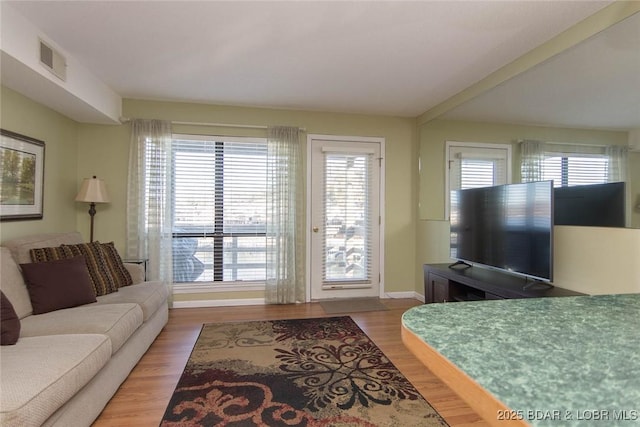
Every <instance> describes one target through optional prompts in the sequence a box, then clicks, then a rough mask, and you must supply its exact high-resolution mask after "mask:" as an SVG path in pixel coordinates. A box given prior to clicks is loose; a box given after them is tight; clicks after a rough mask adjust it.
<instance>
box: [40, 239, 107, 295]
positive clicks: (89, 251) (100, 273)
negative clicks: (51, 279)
mask: <svg viewBox="0 0 640 427" xmlns="http://www.w3.org/2000/svg"><path fill="white" fill-rule="evenodd" d="M29 253H30V255H31V260H32V261H33V262H44V261H54V260H59V259H69V258H75V257H77V256H83V257H84V259H85V262H86V264H87V269H88V270H89V276H90V277H91V284H92V285H93V289H94V291H95V293H96V296H101V295H106V294H110V293H111V292H117V291H118V287H117V286H116V283H115V280H114V279H113V276H112V275H111V272H110V271H109V267H108V266H107V261H106V259H105V256H104V253H103V251H102V247H101V246H100V243H98V242H92V243H79V244H77V245H60V246H58V247H52V248H38V249H31V250H30V251H29Z"/></svg>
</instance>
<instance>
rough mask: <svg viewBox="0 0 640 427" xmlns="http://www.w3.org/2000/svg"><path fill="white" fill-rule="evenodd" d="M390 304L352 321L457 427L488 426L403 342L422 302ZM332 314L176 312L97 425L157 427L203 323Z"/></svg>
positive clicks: (245, 309) (298, 309)
mask: <svg viewBox="0 0 640 427" xmlns="http://www.w3.org/2000/svg"><path fill="white" fill-rule="evenodd" d="M384 304H385V305H386V306H387V307H389V310H387V311H373V312H364V313H353V314H352V315H351V317H352V318H353V320H354V321H355V322H356V323H357V324H358V326H360V328H361V329H362V330H363V331H365V332H366V334H367V335H368V336H369V337H370V338H371V339H372V340H373V341H374V342H375V343H376V344H377V345H378V347H380V349H381V350H382V351H383V352H384V353H385V354H386V355H387V357H388V358H389V359H390V360H391V361H392V362H393V363H394V365H396V367H397V368H398V369H399V370H400V371H402V373H403V374H404V375H405V376H406V377H407V378H408V379H409V381H411V382H412V383H413V385H414V386H415V387H416V388H417V389H418V390H419V391H420V393H422V395H423V396H424V397H425V398H426V399H427V401H429V402H430V403H431V405H432V406H433V407H434V408H436V410H437V411H438V412H439V413H440V414H441V415H442V416H443V417H444V418H445V419H446V420H447V422H448V423H449V424H450V425H451V426H466V425H471V424H473V426H475V427H480V426H486V425H487V424H486V423H485V422H483V421H482V420H481V419H480V417H479V416H478V415H477V414H476V413H475V412H474V411H473V410H472V409H471V408H469V406H467V405H466V404H465V403H464V402H463V401H462V400H460V398H459V397H458V396H457V395H456V394H455V393H453V392H452V391H451V390H450V389H449V388H448V387H447V386H446V385H444V384H443V383H442V382H441V381H440V380H439V379H438V378H437V377H435V376H434V375H433V374H432V373H431V372H430V371H429V370H428V369H427V368H425V367H424V365H423V364H422V363H421V362H420V361H418V359H416V358H415V357H414V356H413V355H412V354H411V353H410V352H409V351H408V350H407V349H406V348H405V347H404V345H403V343H402V340H401V338H400V319H401V316H402V313H404V312H405V311H406V310H407V309H409V308H411V307H413V306H415V305H418V304H421V303H420V302H419V301H417V300H412V299H396V300H390V299H386V300H384ZM327 316H329V315H327V314H325V312H324V310H323V309H322V307H321V306H320V304H317V303H311V304H297V305H282V306H280V305H261V306H236V307H214V308H181V309H174V310H170V312H169V322H168V324H167V325H166V326H165V328H164V330H163V331H162V332H161V333H160V335H159V336H158V338H157V339H156V341H155V342H154V343H153V344H152V345H151V347H150V349H149V351H148V352H147V353H146V354H145V355H144V356H143V357H142V359H141V360H140V362H139V363H138V365H137V366H136V367H135V368H134V370H133V371H132V372H131V374H130V375H129V378H127V380H126V381H125V382H124V383H123V384H122V386H121V387H120V389H119V390H118V392H117V393H116V395H115V396H114V397H113V398H112V399H111V401H110V402H109V404H108V405H107V407H106V408H105V409H104V411H103V412H102V414H101V415H100V417H99V418H98V419H97V420H96V422H95V423H94V424H93V425H94V427H107V426H136V427H145V426H157V425H158V424H159V423H160V420H161V419H162V415H163V414H164V411H165V408H166V406H167V403H168V402H169V398H170V397H171V394H172V393H173V390H174V388H175V386H176V384H177V382H178V379H179V378H180V374H181V373H182V370H183V369H184V366H185V364H186V362H187V359H188V358H189V355H190V354H191V349H192V348H193V345H194V344H195V342H196V339H197V338H198V334H199V333H200V328H201V327H202V324H203V323H214V322H231V321H242V320H263V319H298V318H310V317H327Z"/></svg>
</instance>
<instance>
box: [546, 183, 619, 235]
mask: <svg viewBox="0 0 640 427" xmlns="http://www.w3.org/2000/svg"><path fill="white" fill-rule="evenodd" d="M625 195H626V191H625V183H624V182H611V183H607V184H595V185H576V186H573V187H557V188H555V189H554V198H555V200H554V203H555V215H554V223H555V225H586V226H598V227H624V226H625V225H626V224H625V209H626V206H625V199H626V197H625Z"/></svg>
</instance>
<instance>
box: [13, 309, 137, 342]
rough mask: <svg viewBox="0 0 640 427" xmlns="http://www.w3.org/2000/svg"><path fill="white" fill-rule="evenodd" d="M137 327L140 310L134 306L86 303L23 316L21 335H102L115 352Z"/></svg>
mask: <svg viewBox="0 0 640 427" xmlns="http://www.w3.org/2000/svg"><path fill="white" fill-rule="evenodd" d="M140 325H142V309H141V308H140V306H138V305H137V304H100V305H99V304H88V305H81V306H79V307H73V308H66V309H64V310H56V311H51V312H49V313H45V314H37V315H33V316H28V317H25V318H24V319H22V332H21V334H20V336H21V337H33V336H39V335H63V334H103V335H107V336H108V337H109V339H110V340H111V347H112V351H113V352H114V353H115V352H116V351H118V350H119V349H120V347H122V345H123V344H124V343H125V342H126V341H127V339H129V337H130V336H131V335H132V334H133V333H134V332H135V331H136V329H138V328H139V327H140ZM21 339H22V338H21Z"/></svg>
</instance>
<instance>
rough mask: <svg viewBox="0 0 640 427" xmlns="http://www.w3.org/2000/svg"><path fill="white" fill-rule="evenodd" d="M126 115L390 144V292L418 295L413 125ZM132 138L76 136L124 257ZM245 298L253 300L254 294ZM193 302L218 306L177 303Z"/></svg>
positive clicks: (164, 111)
mask: <svg viewBox="0 0 640 427" xmlns="http://www.w3.org/2000/svg"><path fill="white" fill-rule="evenodd" d="M123 115H124V116H125V117H129V118H154V119H163V120H171V121H188V122H198V123H200V122H206V123H211V122H214V123H234V124H247V125H290V126H298V127H301V128H305V129H306V132H307V134H330V135H349V136H375V137H384V138H385V141H386V142H385V144H386V145H385V146H386V155H385V162H386V170H385V173H386V199H385V217H386V223H385V276H384V279H385V290H386V291H388V292H400V291H413V290H414V287H415V282H416V276H415V269H414V262H415V248H416V235H415V229H416V221H417V212H416V208H415V206H416V205H415V201H416V199H417V191H418V173H417V137H416V128H415V121H414V120H413V119H407V118H396V117H385V116H371V115H358V114H336V113H324V112H312V111H297V110H296V111H294V110H277V109H263V108H244V107H228V106H216V105H205V104H190V103H177V102H154V101H140V100H125V102H124V105H123ZM173 130H174V132H176V133H196V134H209V135H250V136H266V133H265V131H264V130H256V129H239V128H231V127H226V128H221V127H208V126H185V125H174V126H173ZM129 138H130V126H129V125H122V126H98V125H84V124H83V125H80V126H79V129H78V141H79V142H78V179H79V180H80V179H81V178H82V177H88V176H91V175H96V176H98V177H100V178H103V179H104V180H105V182H106V184H107V185H108V188H109V192H110V196H111V199H112V203H110V204H108V205H99V206H98V214H97V215H96V231H95V236H96V237H95V238H96V239H98V240H114V241H115V243H116V246H117V247H118V249H120V250H122V249H123V245H124V238H125V224H126V188H127V162H128V155H129ZM305 139H306V138H305ZM76 216H77V223H78V226H79V228H80V230H82V231H83V232H84V230H85V229H86V230H88V227H89V225H88V221H89V219H88V215H87V214H86V212H84V211H82V210H77V211H76ZM223 295H224V294H221V296H223ZM247 295H252V297H255V293H253V294H247ZM194 299H212V295H211V294H202V295H200V294H181V295H179V296H178V297H177V298H176V300H194Z"/></svg>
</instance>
